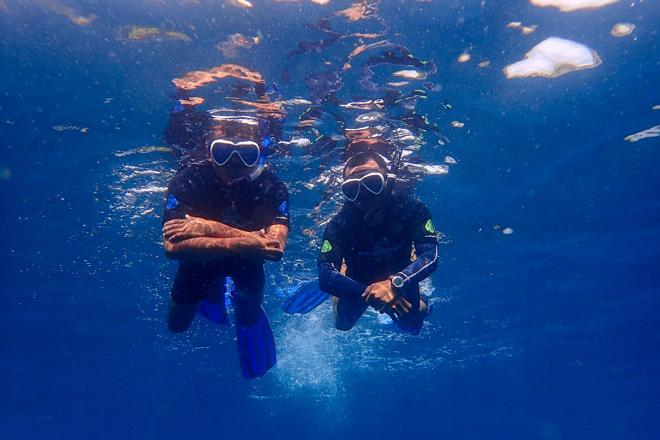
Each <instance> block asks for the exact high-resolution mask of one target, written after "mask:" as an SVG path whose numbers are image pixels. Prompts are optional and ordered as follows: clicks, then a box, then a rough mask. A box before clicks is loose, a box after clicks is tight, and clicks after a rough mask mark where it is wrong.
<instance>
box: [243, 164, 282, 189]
mask: <svg viewBox="0 0 660 440" xmlns="http://www.w3.org/2000/svg"><path fill="white" fill-rule="evenodd" d="M251 188H257V190H258V191H263V192H266V193H269V192H271V191H287V186H286V184H285V183H284V182H282V181H281V180H280V179H279V178H278V177H277V175H276V174H275V173H274V172H273V171H271V170H269V169H265V170H263V171H262V172H261V174H260V175H259V177H257V178H256V179H254V180H253V181H252V182H251Z"/></svg>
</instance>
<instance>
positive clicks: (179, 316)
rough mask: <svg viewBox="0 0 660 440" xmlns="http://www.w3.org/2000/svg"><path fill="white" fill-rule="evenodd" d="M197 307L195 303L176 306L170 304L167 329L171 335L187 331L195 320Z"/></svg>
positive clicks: (175, 304)
mask: <svg viewBox="0 0 660 440" xmlns="http://www.w3.org/2000/svg"><path fill="white" fill-rule="evenodd" d="M197 306H198V304H197V303H193V304H177V303H175V302H171V303H170V307H169V310H168V313H167V328H168V329H169V330H170V331H172V332H173V333H183V332H185V331H186V330H188V328H189V327H190V324H191V323H192V321H193V319H195V314H196V313H197Z"/></svg>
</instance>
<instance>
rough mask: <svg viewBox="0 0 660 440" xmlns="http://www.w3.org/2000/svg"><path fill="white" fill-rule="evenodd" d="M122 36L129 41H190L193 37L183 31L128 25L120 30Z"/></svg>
mask: <svg viewBox="0 0 660 440" xmlns="http://www.w3.org/2000/svg"><path fill="white" fill-rule="evenodd" d="M119 33H120V35H121V37H122V38H123V39H125V40H128V41H165V40H178V41H185V42H186V43H190V42H191V41H192V38H190V37H189V36H188V35H186V34H184V33H183V32H177V31H170V30H166V29H161V28H158V27H146V26H126V27H124V28H122V29H121V30H120V31H119Z"/></svg>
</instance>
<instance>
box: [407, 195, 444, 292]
mask: <svg viewBox="0 0 660 440" xmlns="http://www.w3.org/2000/svg"><path fill="white" fill-rule="evenodd" d="M411 227H412V231H413V243H414V245H415V254H416V255H417V259H416V260H415V261H413V262H412V263H410V264H409V265H408V266H407V267H406V268H405V269H403V270H402V271H401V272H399V273H398V274H397V275H399V276H401V278H403V287H402V288H403V289H405V288H406V287H408V286H409V285H411V284H417V283H419V282H420V281H422V280H423V279H425V278H426V277H428V276H429V275H431V274H432V273H433V272H434V271H435V269H436V268H437V265H438V234H437V232H436V230H435V226H433V220H432V219H431V213H430V212H429V209H428V208H427V207H426V205H424V204H423V203H418V206H417V207H416V208H415V210H414V215H413V217H412V225H411Z"/></svg>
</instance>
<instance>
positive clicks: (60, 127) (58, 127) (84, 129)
mask: <svg viewBox="0 0 660 440" xmlns="http://www.w3.org/2000/svg"><path fill="white" fill-rule="evenodd" d="M53 130H55V131H79V132H81V133H87V132H89V128H88V127H82V128H81V127H78V126H77V125H70V124H69V125H53Z"/></svg>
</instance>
